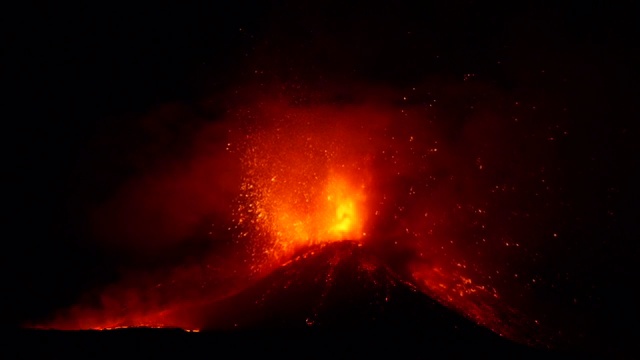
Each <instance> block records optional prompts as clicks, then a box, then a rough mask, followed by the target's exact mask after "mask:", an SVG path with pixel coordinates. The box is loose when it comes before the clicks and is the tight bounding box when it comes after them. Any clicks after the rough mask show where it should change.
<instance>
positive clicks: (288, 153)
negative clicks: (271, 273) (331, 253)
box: [235, 106, 370, 271]
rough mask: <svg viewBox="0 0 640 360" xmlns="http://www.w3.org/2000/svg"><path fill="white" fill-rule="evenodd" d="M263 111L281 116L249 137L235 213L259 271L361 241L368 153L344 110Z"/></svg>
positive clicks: (244, 154) (365, 217) (364, 218)
mask: <svg viewBox="0 0 640 360" xmlns="http://www.w3.org/2000/svg"><path fill="white" fill-rule="evenodd" d="M282 109H288V111H282ZM262 110H263V111H264V112H265V114H263V115H262V117H261V118H267V119H269V118H271V119H277V120H275V121H273V122H271V123H267V124H264V123H263V124H260V127H256V128H255V130H254V131H251V132H250V133H249V134H248V135H247V137H246V141H245V144H244V152H243V157H242V159H243V165H244V170H245V174H246V176H245V177H244V181H243V184H242V188H241V195H240V200H239V201H238V207H237V210H236V214H235V215H236V218H237V219H238V225H239V227H240V228H241V229H242V232H241V234H240V237H241V238H243V239H247V243H251V244H252V245H251V246H252V247H253V257H254V259H253V260H254V266H255V270H256V271H261V270H262V269H263V266H265V267H266V268H270V267H272V266H276V265H280V264H281V263H282V262H285V261H286V260H288V259H287V257H288V256H290V255H292V254H293V253H295V252H296V251H298V250H300V249H301V248H302V247H305V246H311V245H316V244H322V243H330V242H335V241H341V240H354V241H360V240H362V238H363V236H364V233H365V232H364V230H365V226H366V219H367V216H366V214H367V192H368V191H369V187H370V180H369V176H368V174H369V169H368V168H367V164H366V163H365V159H366V158H365V157H363V156H358V155H360V154H359V152H360V151H362V150H366V148H365V149H363V148H362V147H357V145H355V144H353V140H350V137H351V138H353V130H348V131H347V130H346V129H345V126H346V125H345V124H348V122H347V121H343V120H344V119H343V117H344V115H342V117H341V116H340V115H336V114H333V113H331V112H329V111H327V110H326V109H318V110H316V111H315V112H313V113H307V112H303V111H300V110H298V109H293V110H291V109H290V108H288V107H286V106H282V107H277V106H272V107H266V106H265V108H263V109H262ZM351 123H353V121H351ZM351 125H352V124H350V126H351ZM350 131H351V132H350ZM350 144H351V145H350Z"/></svg>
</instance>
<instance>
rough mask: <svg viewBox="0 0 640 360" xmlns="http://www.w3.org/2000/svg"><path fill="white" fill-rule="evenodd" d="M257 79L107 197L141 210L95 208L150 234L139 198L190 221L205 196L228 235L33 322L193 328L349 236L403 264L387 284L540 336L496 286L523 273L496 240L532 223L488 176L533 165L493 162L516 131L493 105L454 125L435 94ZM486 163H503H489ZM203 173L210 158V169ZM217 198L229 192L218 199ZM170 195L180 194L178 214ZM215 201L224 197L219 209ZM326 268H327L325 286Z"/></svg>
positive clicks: (170, 223)
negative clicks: (146, 171) (443, 116)
mask: <svg viewBox="0 0 640 360" xmlns="http://www.w3.org/2000/svg"><path fill="white" fill-rule="evenodd" d="M366 93H367V94H371V93H373V92H372V91H368V92H366ZM261 94H262V95H259V96H257V99H255V98H254V99H252V100H251V101H247V102H245V103H241V104H240V105H239V106H236V107H231V109H230V110H229V111H228V112H227V114H226V115H225V119H224V120H223V121H221V122H218V123H217V125H216V126H215V127H214V130H211V128H209V129H208V130H207V129H206V128H205V129H200V130H199V132H198V134H196V136H195V137H194V138H195V139H196V140H194V141H193V142H194V143H197V144H200V143H203V142H204V143H207V141H206V140H205V141H203V140H202V139H208V137H207V135H206V134H210V133H211V132H212V131H213V132H215V139H216V140H215V141H214V142H213V143H210V142H209V143H207V144H206V146H194V147H193V150H192V152H191V153H190V155H189V157H188V159H186V160H184V159H183V163H189V164H190V166H189V167H188V169H187V170H185V167H184V166H181V167H176V168H175V169H169V170H166V169H163V170H164V171H162V172H158V173H156V174H153V175H150V176H148V177H147V178H146V180H145V181H141V182H138V183H135V182H134V183H133V185H131V186H129V187H128V188H127V191H126V192H125V194H126V195H125V196H123V197H122V199H121V200H119V201H118V202H116V204H117V205H115V206H111V205H110V206H111V208H113V209H115V210H113V211H114V212H115V213H121V212H122V211H123V210H126V209H131V208H134V209H138V210H139V211H137V212H133V213H132V212H128V213H127V214H129V215H128V216H127V217H125V218H124V220H122V217H119V218H118V219H120V220H119V221H121V222H120V223H118V222H114V221H109V219H110V218H109V217H108V216H104V212H100V211H98V212H97V213H98V214H100V216H101V217H100V218H101V219H102V221H101V222H100V223H101V224H103V227H98V229H97V231H98V232H100V231H106V230H105V229H113V228H115V229H117V228H126V229H131V228H134V229H143V230H140V231H137V232H136V238H145V237H146V238H147V239H148V238H153V234H155V232H149V234H145V233H144V227H143V226H140V222H139V220H138V219H140V218H146V216H147V215H148V214H145V212H147V211H153V212H156V213H157V214H159V215H157V214H156V215H157V216H155V217H153V218H155V219H159V221H161V222H162V224H161V225H162V228H167V229H170V228H176V227H178V225H180V226H181V227H182V228H189V226H190V227H192V228H195V226H192V225H193V221H192V222H190V223H189V224H190V225H189V226H185V225H184V223H183V222H181V223H179V224H178V223H177V222H178V220H177V219H178V218H179V219H186V218H188V219H197V218H204V213H206V209H211V212H212V213H214V214H216V215H215V216H214V221H211V226H212V227H214V224H213V222H215V223H216V225H215V226H217V227H221V225H219V224H221V223H223V224H224V223H225V221H226V220H225V219H227V218H228V220H229V221H228V225H223V226H222V227H223V228H224V229H223V231H222V232H220V231H218V232H216V231H209V232H208V233H209V234H210V240H211V241H212V242H215V241H219V238H220V237H224V236H229V237H230V238H231V239H232V241H230V244H229V245H228V246H225V247H218V248H216V249H215V250H212V251H210V253H209V254H208V255H207V256H204V257H203V258H202V260H200V261H199V262H197V263H193V262H192V263H185V264H184V265H180V266H175V267H173V268H172V269H171V270H166V269H164V270H162V271H148V272H141V273H137V275H136V274H133V275H132V274H131V273H127V274H125V276H124V278H125V280H122V281H120V282H116V283H114V284H112V285H110V286H108V287H107V288H106V289H99V290H98V291H95V292H93V293H91V295H90V296H89V297H88V298H87V299H85V300H81V301H80V302H79V303H78V304H77V305H74V306H72V307H71V308H70V309H67V310H65V311H62V312H60V313H59V314H57V316H55V318H54V319H53V320H52V321H50V322H47V323H45V325H40V326H39V327H45V328H60V329H89V328H91V329H105V328H113V327H123V326H159V327H181V328H185V329H199V328H200V327H201V326H203V323H202V320H201V318H202V316H203V314H205V313H208V312H210V311H211V308H216V307H219V308H220V307H226V308H221V309H222V310H220V311H222V312H224V311H225V310H224V309H229V308H233V307H234V306H235V307H237V306H240V305H237V304H234V303H233V301H231V303H228V301H229V299H233V298H234V296H235V295H236V294H238V293H240V292H242V291H243V290H244V289H247V288H248V287H250V286H251V285H252V284H255V283H256V282H257V281H259V280H260V279H263V278H265V277H267V276H268V275H269V274H272V273H273V272H274V271H275V270H276V269H279V268H281V267H282V266H287V265H289V264H291V263H292V261H295V260H296V259H299V258H300V256H301V255H300V254H304V257H308V256H314V255H313V254H314V252H313V251H311V252H309V250H308V249H318V246H324V245H328V244H332V243H336V242H340V241H343V240H349V241H355V242H357V243H358V244H359V245H360V246H361V247H362V248H363V249H367V251H369V252H370V253H371V254H374V255H375V258H376V259H377V260H376V261H375V262H373V263H368V265H367V266H364V267H362V268H363V269H365V270H366V271H365V270H363V271H365V272H373V271H374V270H375V269H376V268H385V269H388V270H389V273H393V274H394V275H393V276H394V277H396V280H394V282H393V284H394V285H393V286H397V284H409V286H411V287H415V288H416V289H418V290H420V291H422V292H424V293H426V294H428V295H430V296H432V297H433V298H435V299H437V300H438V301H440V302H441V303H443V304H444V305H446V306H448V307H451V308H453V309H455V310H457V311H459V312H461V313H462V314H464V315H465V316H467V317H468V318H470V319H472V320H474V321H475V322H477V323H479V324H482V325H484V326H486V327H488V328H490V329H492V330H493V331H495V332H497V333H499V334H501V335H504V336H506V337H508V338H511V339H514V340H518V341H521V342H525V343H531V344H535V343H544V342H545V341H546V340H545V339H542V338H544V336H542V335H532V334H533V333H540V331H539V329H541V327H540V321H539V319H537V318H534V317H533V316H530V315H526V316H525V315H524V314H523V313H522V312H520V311H519V310H517V308H518V306H517V305H518V302H517V301H514V300H513V297H511V298H510V297H509V296H508V294H503V292H505V291H507V290H509V289H513V288H514V287H517V286H519V285H517V283H516V282H514V281H513V278H507V277H504V276H502V275H497V274H499V273H500V271H502V272H503V273H507V271H509V269H507V268H505V267H504V266H503V265H502V264H504V263H508V262H511V263H518V261H519V260H522V258H523V256H524V255H523V253H522V252H519V253H513V252H511V253H505V252H504V251H497V249H502V246H503V243H505V240H504V239H507V238H508V239H512V238H516V237H517V236H519V235H521V234H522V233H524V232H526V231H527V229H528V228H527V226H519V227H516V226H510V224H512V223H515V220H512V221H511V222H506V221H502V220H504V218H501V215H500V214H502V212H501V208H500V207H501V206H503V205H504V203H505V201H504V199H506V198H507V197H510V196H512V195H513V194H512V192H513V191H515V190H513V189H515V187H512V186H508V185H505V184H504V181H503V182H502V183H499V184H498V185H496V182H497V181H499V179H504V178H509V179H511V180H513V182H515V181H516V180H518V178H517V176H516V175H519V174H521V173H522V172H523V171H528V170H527V169H525V170H523V171H520V170H517V169H516V170H513V174H510V173H509V171H511V170H510V168H506V167H504V166H503V167H500V160H501V159H504V158H505V157H506V156H507V155H505V154H508V152H507V151H502V150H504V148H508V145H510V144H511V141H512V140H510V139H513V137H511V138H507V137H504V136H502V135H503V133H501V131H499V130H496V129H500V127H501V126H502V127H504V126H503V125H501V124H500V123H499V121H496V120H495V117H497V116H498V115H495V116H493V115H490V114H489V115H487V114H483V115H482V116H480V117H479V119H476V121H471V122H470V123H471V125H473V126H474V127H471V129H472V130H473V131H470V132H469V133H463V134H462V135H461V136H460V139H454V140H452V139H451V138H452V136H451V134H450V131H449V130H448V126H449V125H448V123H446V122H436V121H433V119H434V118H435V116H436V113H435V112H433V111H431V110H430V107H428V106H423V105H424V104H422V103H420V102H417V103H413V105H412V104H409V103H406V102H404V101H403V99H404V100H405V101H406V99H407V97H406V96H404V97H403V96H396V94H389V92H388V91H379V92H377V95H376V96H375V97H374V99H369V98H367V99H361V98H352V99H350V100H348V101H344V99H343V100H340V101H338V100H335V97H334V98H331V97H327V96H324V95H321V96H320V95H318V96H315V95H313V94H306V96H307V97H306V100H305V101H300V100H299V98H296V97H291V96H288V95H275V96H274V95H273V94H265V93H261ZM415 96H416V97H418V95H415ZM423 97H425V98H428V96H427V95H423ZM332 99H334V100H332ZM389 99H392V101H389ZM425 101H426V100H425ZM416 104H419V105H416ZM477 124H481V125H482V126H479V127H478V125H477ZM487 124H489V125H497V126H486V125H487ZM505 126H506V125H505ZM468 128H469V127H466V128H465V129H468ZM448 131H449V133H448ZM505 131H506V130H505ZM509 131H511V130H509ZM512 133H513V132H512ZM202 134H205V135H202ZM469 134H470V135H469ZM478 139H482V141H481V142H480V141H479V140H478ZM474 143H475V144H476V145H474ZM478 144H479V145H478ZM486 144H492V145H491V146H493V148H491V147H487V146H486ZM474 146H475V147H474ZM212 149H213V150H212ZM212 159H213V160H212ZM220 159H224V161H221V160H220ZM234 163H237V164H240V176H239V177H238V179H237V183H236V186H235V188H233V189H231V190H229V191H226V193H225V196H218V195H212V194H219V193H220V191H221V190H220V189H216V188H214V186H213V185H212V187H211V188H210V190H207V186H205V185H206V182H207V181H208V180H206V179H209V178H212V176H213V175H211V174H212V172H213V173H218V174H219V176H221V177H225V176H227V177H228V173H227V172H228V171H231V170H229V169H230V168H227V167H225V166H223V165H221V164H234ZM483 165H484V166H485V168H484V169H483ZM492 165H493V166H494V169H497V170H495V172H493V173H492V172H491V171H492V170H491V166H492ZM212 166H214V167H215V168H212ZM487 167H489V170H487ZM203 174H208V175H207V176H208V177H205V178H206V179H205V180H206V181H204V182H203V180H202V179H203ZM214 177H215V176H214ZM500 181H502V180H500ZM157 184H163V185H162V186H156V185H157ZM166 184H168V185H166ZM194 184H199V185H198V186H195V187H194V186H193V185H194ZM203 184H205V185H203ZM165 185H166V186H165ZM518 186H519V187H518V189H519V192H518V194H528V193H529V192H528V191H527V187H526V186H527V183H526V182H525V181H520V183H518ZM154 189H162V193H157V192H156V193H154ZM194 189H196V190H194ZM216 191H217V192H216ZM510 191H511V192H510ZM150 192H151V193H150ZM228 193H232V194H233V196H227V195H228ZM140 194H142V195H140ZM145 194H146V195H145ZM185 194H186V195H185ZM187 195H188V196H187ZM158 197H159V198H161V199H171V200H170V201H166V202H162V201H158ZM222 198H224V199H226V198H230V199H233V200H231V201H229V202H228V203H225V205H224V206H221V205H220V202H221V200H220V199H222ZM149 199H153V202H152V203H151V202H150V200H149ZM187 199H188V200H187ZM141 203H142V204H143V205H145V206H140V204H141ZM496 204H497V205H496ZM147 205H148V206H147ZM517 207H518V206H512V208H513V209H509V210H510V214H511V215H510V216H512V217H517V216H518V211H520V210H519V209H518V208H517ZM150 209H151V210H150ZM175 209H181V211H180V214H179V215H180V216H177V215H176V214H177V213H176V210H175ZM194 209H197V211H196V210H194ZM220 209H227V210H228V213H227V214H226V215H225V214H223V215H220V214H221V211H220ZM223 212H224V211H223ZM521 213H524V212H523V211H521ZM492 214H496V215H493V217H492ZM215 217H217V218H215ZM510 219H511V218H510ZM505 224H507V225H505ZM525 225H526V224H525ZM530 225H531V224H530ZM531 226H533V225H531ZM193 231H194V232H196V231H197V230H195V229H194V230H193ZM223 233H224V234H226V235H224V234H223ZM181 234H182V233H181ZM221 234H223V235H221ZM131 241H135V239H133V240H131ZM174 241H176V242H177V241H180V237H179V236H176V239H174ZM512 243H515V244H516V245H517V246H515V247H514V246H512V248H516V247H517V248H520V244H519V243H517V241H512ZM508 245H509V244H507V246H508ZM523 248H525V246H522V247H521V248H520V249H523ZM372 264H373V265H372ZM328 273H331V271H329V272H328ZM327 276H328V277H329V278H330V276H329V275H327ZM516 277H517V276H516ZM505 279H506V280H505ZM332 281H333V280H327V281H326V283H327V284H328V285H327V286H330V284H331V283H333V282H332ZM387 285H388V284H387ZM387 285H385V286H387ZM507 292H508V291H507ZM521 294H522V293H521ZM225 301H227V303H225ZM221 304H226V305H221ZM247 306H248V305H247ZM205 309H208V310H205ZM236 310H238V309H236ZM301 321H304V320H301ZM208 325H211V322H209V323H208ZM214 326H215V324H214Z"/></svg>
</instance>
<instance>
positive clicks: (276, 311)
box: [18, 241, 542, 357]
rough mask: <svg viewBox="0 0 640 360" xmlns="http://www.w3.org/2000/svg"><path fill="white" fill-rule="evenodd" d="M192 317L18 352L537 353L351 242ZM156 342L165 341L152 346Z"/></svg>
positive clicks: (293, 263)
mask: <svg viewBox="0 0 640 360" xmlns="http://www.w3.org/2000/svg"><path fill="white" fill-rule="evenodd" d="M180 311H181V312H183V314H177V316H183V317H189V316H190V314H197V316H198V319H192V320H191V322H192V323H200V325H201V331H199V332H196V333H190V332H186V331H184V330H182V329H175V328H173V329H172V328H160V329H158V328H145V327H134V328H121V329H114V330H107V331H95V330H81V331H58V330H22V332H21V335H22V340H26V341H28V342H30V343H35V342H37V343H39V344H42V346H41V347H38V348H35V349H34V348H29V350H26V348H22V349H20V351H18V353H19V354H20V355H22V356H23V355H29V354H30V353H32V352H33V351H34V350H35V351H36V352H37V353H38V354H41V352H42V351H44V352H51V351H55V352H56V353H60V350H61V349H64V350H66V351H69V352H71V353H73V354H77V353H78V352H81V353H83V354H85V355H91V356H95V355H104V354H105V353H111V352H114V353H119V352H120V351H125V348H128V347H129V346H131V345H132V344H134V345H136V346H135V347H136V348H137V349H139V350H143V351H144V353H145V354H148V352H147V351H151V352H158V354H166V352H167V351H176V353H179V354H181V355H184V354H185V352H186V353H190V352H191V351H200V350H203V351H205V350H213V349H215V351H216V352H218V351H222V350H225V351H227V350H229V351H232V352H233V353H244V352H246V351H249V352H255V351H256V350H259V351H261V352H263V353H264V352H266V353H269V352H277V353H288V354H291V355H293V354H305V356H310V357H315V356H318V357H319V356H328V355H330V354H335V353H342V354H351V355H353V356H364V355H375V354H377V353H379V352H380V351H390V352H391V353H398V352H399V353H404V352H408V353H413V354H424V352H425V351H427V350H428V351H429V352H431V351H441V352H443V353H447V354H457V355H465V354H469V355H471V354H473V355H477V354H483V353H484V354H502V355H510V356H522V355H530V354H541V351H542V350H540V349H534V348H531V347H527V346H524V345H520V344H518V343H515V342H513V341H511V340H507V339H505V338H503V337H501V336H499V335H498V334H496V333H494V332H492V331H490V330H488V329H487V328H485V327H482V326H479V325H478V324H476V323H475V322H474V321H472V320H471V319H468V318H466V317H464V316H462V315H460V313H459V312H456V311H453V310H451V309H449V308H447V307H445V306H443V305H441V304H440V303H439V302H438V301H436V300H434V299H433V298H431V297H429V296H428V295H425V294H424V293H423V292H420V291H419V290H418V289H417V288H416V287H415V286H414V285H413V284H411V283H409V282H406V281H404V280H402V277H401V276H399V275H398V274H396V272H395V271H394V270H393V269H391V268H390V267H388V266H387V265H386V264H385V263H384V262H382V261H380V259H378V258H377V257H376V256H374V254H373V253H372V252H370V251H369V249H368V248H367V247H365V246H363V245H362V244H361V243H358V242H354V241H340V242H335V243H329V244H322V245H316V246H311V247H308V248H306V249H304V250H302V251H300V252H298V253H296V254H294V256H293V257H292V259H291V260H290V261H288V262H286V263H285V264H283V265H282V266H280V267H279V268H277V269H275V270H274V271H272V272H271V273H270V274H268V275H267V276H265V277H263V278H261V279H260V280H258V281H256V282H255V283H253V284H252V285H251V286H249V287H248V288H246V289H244V290H242V291H240V292H238V293H236V294H234V295H232V296H229V297H226V298H223V299H219V300H215V301H210V302H204V303H200V304H199V305H197V306H194V307H185V308H182V309H181V310H180ZM158 343H161V344H162V345H161V346H157V344H158Z"/></svg>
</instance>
